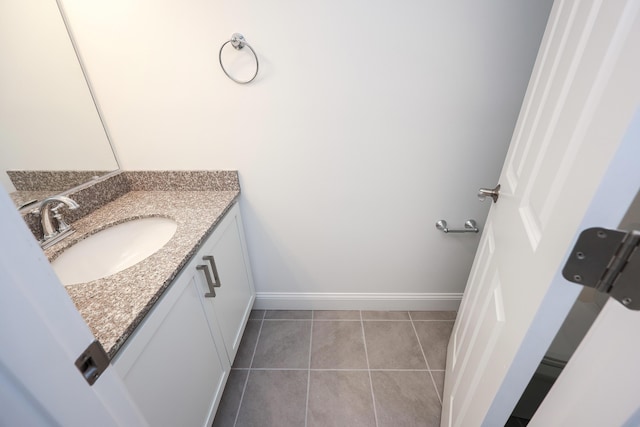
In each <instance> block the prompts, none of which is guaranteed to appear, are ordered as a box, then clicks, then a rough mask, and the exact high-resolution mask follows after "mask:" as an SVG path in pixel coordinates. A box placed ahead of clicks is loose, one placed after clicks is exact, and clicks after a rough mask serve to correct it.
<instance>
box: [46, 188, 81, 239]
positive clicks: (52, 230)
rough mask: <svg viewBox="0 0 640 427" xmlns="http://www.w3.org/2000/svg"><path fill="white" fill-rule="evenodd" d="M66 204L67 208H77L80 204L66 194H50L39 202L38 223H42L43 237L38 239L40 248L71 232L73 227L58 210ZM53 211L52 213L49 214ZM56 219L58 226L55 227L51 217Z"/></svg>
mask: <svg viewBox="0 0 640 427" xmlns="http://www.w3.org/2000/svg"><path fill="white" fill-rule="evenodd" d="M54 203H58V204H57V205H56V206H54V207H52V208H51V209H49V206H50V205H52V204H54ZM65 205H66V206H67V207H68V208H69V209H78V208H79V207H80V206H79V205H78V204H77V203H76V202H75V201H74V200H73V199H70V198H69V197H66V196H51V197H48V198H46V199H44V200H43V201H42V202H41V203H40V208H39V211H38V212H39V214H40V223H41V224H42V232H43V237H42V240H41V241H40V246H42V248H43V249H44V248H47V247H49V246H51V245H53V244H54V243H56V242H58V241H60V240H61V239H62V238H64V237H66V236H68V235H69V234H71V233H73V229H72V228H71V226H70V225H69V224H67V223H66V222H65V221H64V219H63V218H62V213H60V212H59V209H60V208H62V207H63V206H65ZM51 212H53V215H51ZM52 216H53V218H55V219H56V221H57V223H58V226H57V229H56V227H54V225H53V221H52V220H51V217H52Z"/></svg>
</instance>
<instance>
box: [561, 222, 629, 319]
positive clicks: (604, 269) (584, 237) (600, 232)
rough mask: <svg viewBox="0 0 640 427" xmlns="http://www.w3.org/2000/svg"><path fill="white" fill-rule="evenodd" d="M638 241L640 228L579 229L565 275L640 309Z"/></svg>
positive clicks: (575, 281) (626, 305)
mask: <svg viewBox="0 0 640 427" xmlns="http://www.w3.org/2000/svg"><path fill="white" fill-rule="evenodd" d="M639 245H640V231H637V230H633V231H629V232H626V231H620V230H608V229H606V228H588V229H586V230H584V231H583V232H582V233H580V236H579V237H578V241H577V242H576V245H575V246H574V248H573V251H572V252H571V255H570V256H569V260H568V261H567V263H566V264H565V266H564V269H563V270H562V275H563V276H564V278H565V279H567V280H568V281H570V282H573V283H578V284H580V285H583V286H587V287H590V288H595V289H596V290H598V291H600V292H603V293H606V294H608V295H609V296H611V297H612V298H614V299H616V300H617V301H619V302H620V303H622V304H623V305H624V306H625V307H627V308H629V309H631V310H640V254H638V246H639Z"/></svg>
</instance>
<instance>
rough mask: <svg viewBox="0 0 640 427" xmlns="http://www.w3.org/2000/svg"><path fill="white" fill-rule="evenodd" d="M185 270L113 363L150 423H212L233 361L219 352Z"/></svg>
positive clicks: (192, 280) (195, 287)
mask: <svg viewBox="0 0 640 427" xmlns="http://www.w3.org/2000/svg"><path fill="white" fill-rule="evenodd" d="M190 271H191V274H186V275H183V276H181V277H180V278H179V279H178V280H177V281H176V282H175V283H174V284H173V285H172V286H171V288H170V289H169V290H168V291H167V294H166V295H164V296H163V297H162V299H161V300H160V301H159V302H158V303H157V304H156V306H155V307H154V309H153V311H152V312H151V313H150V314H149V316H148V318H147V319H146V320H145V323H144V324H143V325H141V326H140V328H139V331H138V332H137V333H136V334H135V335H134V336H133V337H132V338H131V339H130V343H129V344H128V345H127V347H126V348H125V349H123V350H122V351H123V354H122V356H121V357H119V358H118V359H117V360H116V361H115V363H114V366H116V370H118V372H120V374H121V375H122V378H123V380H124V382H125V384H126V385H127V388H128V389H129V392H130V394H131V396H132V397H133V399H134V401H135V402H136V403H137V404H138V406H139V408H140V411H141V412H142V413H143V415H144V416H145V418H146V419H147V421H148V422H149V425H152V426H171V427H175V426H205V425H211V423H212V421H213V416H214V415H215V409H216V407H217V405H218V402H219V401H220V397H221V395H222V391H223V389H224V383H225V382H226V377H227V376H228V370H229V364H228V361H227V359H226V354H225V352H224V350H222V351H221V352H220V354H218V350H217V349H216V345H215V342H214V339H213V335H212V333H211V330H210V328H209V324H208V322H207V317H206V316H205V312H204V307H203V305H202V303H201V299H200V295H199V293H200V290H199V287H198V283H196V280H195V278H196V277H197V276H196V275H195V269H193V268H191V270H190Z"/></svg>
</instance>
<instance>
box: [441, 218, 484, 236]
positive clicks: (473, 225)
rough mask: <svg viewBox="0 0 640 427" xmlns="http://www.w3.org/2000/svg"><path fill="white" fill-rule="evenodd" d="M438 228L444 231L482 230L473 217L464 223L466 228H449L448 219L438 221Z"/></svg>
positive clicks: (469, 231) (466, 231) (472, 231)
mask: <svg viewBox="0 0 640 427" xmlns="http://www.w3.org/2000/svg"><path fill="white" fill-rule="evenodd" d="M436 228H437V229H438V230H442V231H443V232H444V233H477V232H479V231H480V229H479V228H478V224H477V223H476V221H475V220H473V219H468V220H466V221H465V223H464V228H448V227H447V221H445V220H444V219H441V220H440V221H438V222H436Z"/></svg>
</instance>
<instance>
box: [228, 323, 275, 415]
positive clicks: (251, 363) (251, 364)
mask: <svg viewBox="0 0 640 427" xmlns="http://www.w3.org/2000/svg"><path fill="white" fill-rule="evenodd" d="M249 315H251V314H249ZM266 315H267V310H265V311H264V313H263V314H262V319H261V320H260V329H258V337H257V338H256V343H255V345H254V346H253V354H252V355H251V361H250V362H249V369H248V372H247V378H245V379H244V385H243V386H242V394H241V395H240V402H238V409H237V410H236V417H235V419H234V420H233V427H236V423H237V422H238V417H239V416H240V408H241V407H242V401H243V400H244V392H245V391H246V390H247V384H248V383H249V376H250V375H251V367H252V366H253V358H254V357H256V350H257V349H258V341H260V335H262V325H263V324H264V317H265V316H266ZM229 371H231V369H230V370H229Z"/></svg>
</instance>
